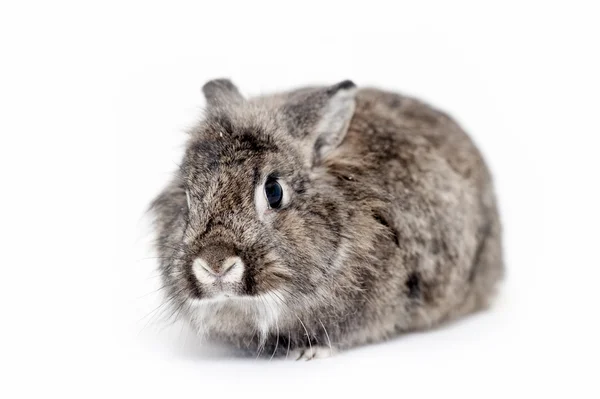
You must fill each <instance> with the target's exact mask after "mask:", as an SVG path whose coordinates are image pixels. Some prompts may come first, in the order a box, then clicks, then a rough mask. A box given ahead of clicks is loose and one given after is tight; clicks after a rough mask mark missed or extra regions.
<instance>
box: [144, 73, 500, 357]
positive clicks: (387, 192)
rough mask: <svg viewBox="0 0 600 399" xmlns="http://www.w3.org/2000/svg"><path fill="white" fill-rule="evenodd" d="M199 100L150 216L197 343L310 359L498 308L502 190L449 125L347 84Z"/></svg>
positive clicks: (175, 302) (174, 296)
mask: <svg viewBox="0 0 600 399" xmlns="http://www.w3.org/2000/svg"><path fill="white" fill-rule="evenodd" d="M203 92H204V95H205V97H206V110H205V115H204V117H203V119H202V121H200V122H199V124H198V125H197V126H196V127H195V128H194V129H192V131H191V132H190V135H189V139H188V142H187V146H186V150H185V154H184V157H183V161H182V163H181V166H180V168H179V170H178V171H177V172H176V173H175V176H174V178H173V179H172V181H171V183H170V184H168V186H167V187H166V188H165V189H164V190H163V191H162V193H160V194H159V195H158V197H157V198H156V199H155V200H154V201H153V203H152V205H151V210H152V212H153V215H154V216H155V229H156V232H157V241H156V243H157V244H156V247H157V251H158V254H159V255H160V256H159V258H160V271H161V274H162V278H163V282H164V285H165V289H166V292H167V294H166V300H167V301H168V303H169V305H170V306H171V307H172V309H173V310H174V312H176V314H177V315H180V316H181V317H183V318H185V319H186V320H187V321H188V322H189V323H191V325H192V326H193V327H194V329H195V330H196V331H198V333H199V334H200V335H201V336H204V337H207V338H209V339H211V340H213V341H216V342H222V343H226V344H228V345H233V346H235V347H237V348H241V349H244V350H249V351H252V352H253V353H259V354H262V355H263V356H269V357H273V356H279V357H289V358H294V359H313V358H320V357H326V356H330V355H331V354H332V353H334V352H336V351H339V350H344V349H347V348H350V347H355V346H358V345H363V344H367V343H373V342H378V341H382V340H386V339H389V338H392V337H394V336H397V335H398V334H401V333H406V332H411V331H418V330H424V329H427V328H431V327H434V326H437V325H439V324H440V323H442V322H445V321H448V320H452V319H456V318H458V317H461V316H463V315H466V314H468V313H472V312H475V311H477V310H481V309H485V308H487V307H488V305H489V304H490V301H491V299H492V298H493V296H494V294H495V291H496V289H497V285H498V282H499V281H500V280H501V279H502V276H503V270H504V267H503V260H502V248H501V225H500V221H499V217H498V211H497V205H496V199H495V194H494V189H493V186H492V178H491V175H490V172H489V170H488V168H487V167H486V165H485V163H484V160H483V159H482V156H481V154H480V152H479V151H478V149H477V148H476V147H475V145H474V143H473V142H472V141H471V140H470V139H469V137H468V136H467V135H466V134H465V132H464V131H463V130H462V129H461V128H460V127H459V126H458V124H457V123H456V122H454V121H453V120H452V119H451V118H450V117H449V116H448V115H446V114H444V113H442V112H440V111H438V110H436V109H434V108H432V107H430V106H428V105H426V104H424V103H423V102H421V101H418V100H416V99H413V98H410V97H407V96H403V95H399V94H395V93H391V92H387V91H383V90H379V89H374V88H361V89H358V88H357V87H356V85H355V84H354V83H353V82H351V81H349V80H346V81H343V82H340V83H338V84H335V85H333V86H329V87H316V86H315V87H306V88H301V89H296V90H291V91H288V92H283V93H277V94H272V95H265V96H258V97H254V98H249V99H246V98H244V97H243V96H242V95H241V94H240V93H239V91H238V89H237V88H236V87H235V86H234V85H233V84H232V83H231V81H229V80H227V79H216V80H211V81H209V82H207V83H206V84H205V85H204V87H203Z"/></svg>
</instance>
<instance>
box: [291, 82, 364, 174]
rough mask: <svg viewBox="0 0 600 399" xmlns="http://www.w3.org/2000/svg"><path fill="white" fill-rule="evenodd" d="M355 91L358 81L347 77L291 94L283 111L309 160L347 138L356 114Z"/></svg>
mask: <svg viewBox="0 0 600 399" xmlns="http://www.w3.org/2000/svg"><path fill="white" fill-rule="evenodd" d="M356 93H357V88H356V85H355V84H354V83H353V82H352V81H350V80H344V81H342V82H339V83H337V84H335V85H333V86H328V87H321V88H316V89H309V90H305V91H300V92H297V93H293V94H292V95H291V96H290V98H289V99H288V101H287V103H286V104H285V105H284V107H283V114H284V115H285V116H286V122H287V126H288V129H289V131H290V134H291V135H292V137H294V138H296V139H299V140H300V142H301V143H302V147H303V148H304V149H305V151H304V152H305V155H306V161H307V163H309V164H313V165H314V164H318V163H319V162H320V161H321V160H323V159H324V158H325V157H326V156H327V154H328V153H329V152H331V151H332V150H333V149H335V148H336V147H337V146H338V145H339V144H340V143H341V142H342V140H344V137H345V136H346V132H347V131H348V127H349V126H350V121H351V120H352V116H353V115H354V109H355V104H356V98H355V97H356Z"/></svg>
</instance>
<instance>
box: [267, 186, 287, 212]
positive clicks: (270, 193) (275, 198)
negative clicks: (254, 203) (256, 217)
mask: <svg viewBox="0 0 600 399" xmlns="http://www.w3.org/2000/svg"><path fill="white" fill-rule="evenodd" d="M265 195H266V197H267V202H268V203H269V208H271V209H278V208H279V207H280V206H281V200H282V199H283V188H282V187H281V184H279V183H278V182H277V180H276V179H274V178H269V179H267V182H266V183H265Z"/></svg>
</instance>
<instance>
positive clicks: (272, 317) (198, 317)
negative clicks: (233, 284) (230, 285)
mask: <svg viewBox="0 0 600 399" xmlns="http://www.w3.org/2000/svg"><path fill="white" fill-rule="evenodd" d="M280 298H281V299H280ZM282 298H283V297H282V293H281V292H279V291H278V290H273V291H269V292H267V293H263V294H260V295H258V296H256V297H249V296H235V295H234V296H229V297H226V296H224V295H220V296H218V297H213V298H206V299H191V300H190V305H191V311H190V313H191V318H192V320H193V322H194V324H195V325H196V326H197V328H198V332H199V334H200V335H202V336H205V335H208V334H210V332H211V331H218V332H219V333H225V332H226V331H227V330H230V331H240V329H243V328H245V327H248V326H252V329H251V330H248V334H250V333H252V332H254V331H258V333H259V335H260V339H261V340H262V341H263V343H264V341H265V340H266V338H267V337H268V334H269V333H270V332H277V330H278V329H279V324H278V322H279V321H280V317H281V311H282V303H281V301H282Z"/></svg>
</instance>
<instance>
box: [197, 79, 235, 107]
mask: <svg viewBox="0 0 600 399" xmlns="http://www.w3.org/2000/svg"><path fill="white" fill-rule="evenodd" d="M202 92H203V93H204V97H205V98H206V104H207V105H208V108H215V107H226V106H228V105H235V104H241V103H242V102H244V101H245V100H244V97H243V96H242V95H241V94H240V92H239V90H238V89H237V87H236V86H235V85H234V84H233V83H231V80H229V79H213V80H209V81H208V82H206V83H205V84H204V86H202Z"/></svg>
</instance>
